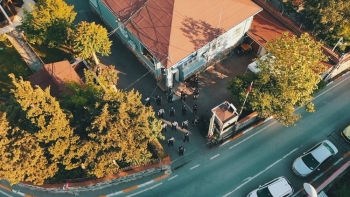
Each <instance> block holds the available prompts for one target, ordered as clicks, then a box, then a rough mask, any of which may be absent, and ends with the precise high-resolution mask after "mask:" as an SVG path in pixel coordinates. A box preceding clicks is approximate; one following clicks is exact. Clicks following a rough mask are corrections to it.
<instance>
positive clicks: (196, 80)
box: [193, 76, 199, 88]
mask: <svg viewBox="0 0 350 197" xmlns="http://www.w3.org/2000/svg"><path fill="white" fill-rule="evenodd" d="M198 84H199V79H198V76H196V77H195V78H194V83H193V88H198Z"/></svg>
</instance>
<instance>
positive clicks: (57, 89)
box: [29, 60, 84, 98]
mask: <svg viewBox="0 0 350 197" xmlns="http://www.w3.org/2000/svg"><path fill="white" fill-rule="evenodd" d="M29 81H30V83H31V85H32V86H33V87H34V86H39V87H40V88H41V89H43V90H45V89H46V88H48V87H50V94H51V96H54V97H56V98H57V97H60V95H61V93H62V92H64V91H65V90H66V84H67V82H76V83H78V84H80V85H83V84H84V82H83V81H82V80H81V78H80V77H79V75H78V74H77V72H76V71H75V70H74V68H73V66H72V65H71V64H70V63H69V62H68V61H67V60H64V61H60V62H55V63H50V64H45V65H44V66H43V67H41V68H40V70H38V72H36V73H35V74H34V75H32V76H31V77H30V78H29Z"/></svg>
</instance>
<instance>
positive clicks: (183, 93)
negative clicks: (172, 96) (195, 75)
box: [180, 90, 186, 101]
mask: <svg viewBox="0 0 350 197" xmlns="http://www.w3.org/2000/svg"><path fill="white" fill-rule="evenodd" d="M180 97H181V98H180V99H181V101H186V93H185V92H184V91H182V90H181V92H180Z"/></svg>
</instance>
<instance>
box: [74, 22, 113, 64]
mask: <svg viewBox="0 0 350 197" xmlns="http://www.w3.org/2000/svg"><path fill="white" fill-rule="evenodd" d="M70 37H71V43H72V46H73V51H74V52H75V54H76V56H78V57H81V58H83V59H88V58H94V60H95V63H96V65H98V64H99V61H98V59H97V57H96V53H100V54H101V55H109V54H110V53H111V46H112V41H110V40H109V38H108V32H107V29H106V28H104V27H102V26H101V25H98V24H95V23H94V22H92V23H88V22H85V21H83V22H80V23H79V24H78V25H77V27H76V28H75V30H74V31H72V33H71V35H70Z"/></svg>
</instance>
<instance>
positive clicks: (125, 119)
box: [61, 71, 163, 177]
mask: <svg viewBox="0 0 350 197" xmlns="http://www.w3.org/2000/svg"><path fill="white" fill-rule="evenodd" d="M85 76H86V85H85V86H84V87H81V90H79V89H75V88H71V87H74V86H68V89H69V93H68V94H71V95H77V96H76V97H73V98H72V97H66V96H64V99H63V100H62V101H61V103H62V106H69V108H67V110H69V111H71V112H72V117H73V119H72V120H71V122H72V124H74V125H78V124H80V123H81V122H82V120H81V119H82V117H83V116H84V120H87V121H84V127H77V128H79V129H81V130H80V131H77V133H79V135H80V134H83V135H82V136H80V137H81V139H82V140H81V141H80V142H79V143H78V144H77V145H76V146H74V147H72V149H71V151H72V153H71V154H69V155H70V156H71V159H69V160H70V161H71V164H70V166H71V169H73V168H76V167H83V168H84V169H85V170H87V172H88V173H89V174H92V175H95V176H97V177H102V176H105V175H107V174H111V173H113V172H116V171H117V170H118V169H119V168H120V166H122V165H124V166H125V165H126V164H131V165H138V164H144V163H147V162H148V161H149V160H150V159H151V157H152V155H151V153H150V152H149V151H148V144H149V143H150V142H152V141H154V140H157V138H163V136H162V134H161V122H160V121H159V120H158V119H157V118H155V113H154V111H153V109H152V108H149V107H145V106H144V105H143V104H142V102H141V95H140V94H139V93H138V92H136V91H134V90H132V91H130V92H124V91H120V90H118V91H115V90H113V91H110V90H108V89H104V88H101V87H100V86H99V85H97V84H95V83H94V81H93V77H92V76H93V73H91V71H86V72H85ZM84 97H86V98H89V101H86V100H85V99H84ZM90 99H91V100H92V101H90ZM67 104H70V105H67Z"/></svg>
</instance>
